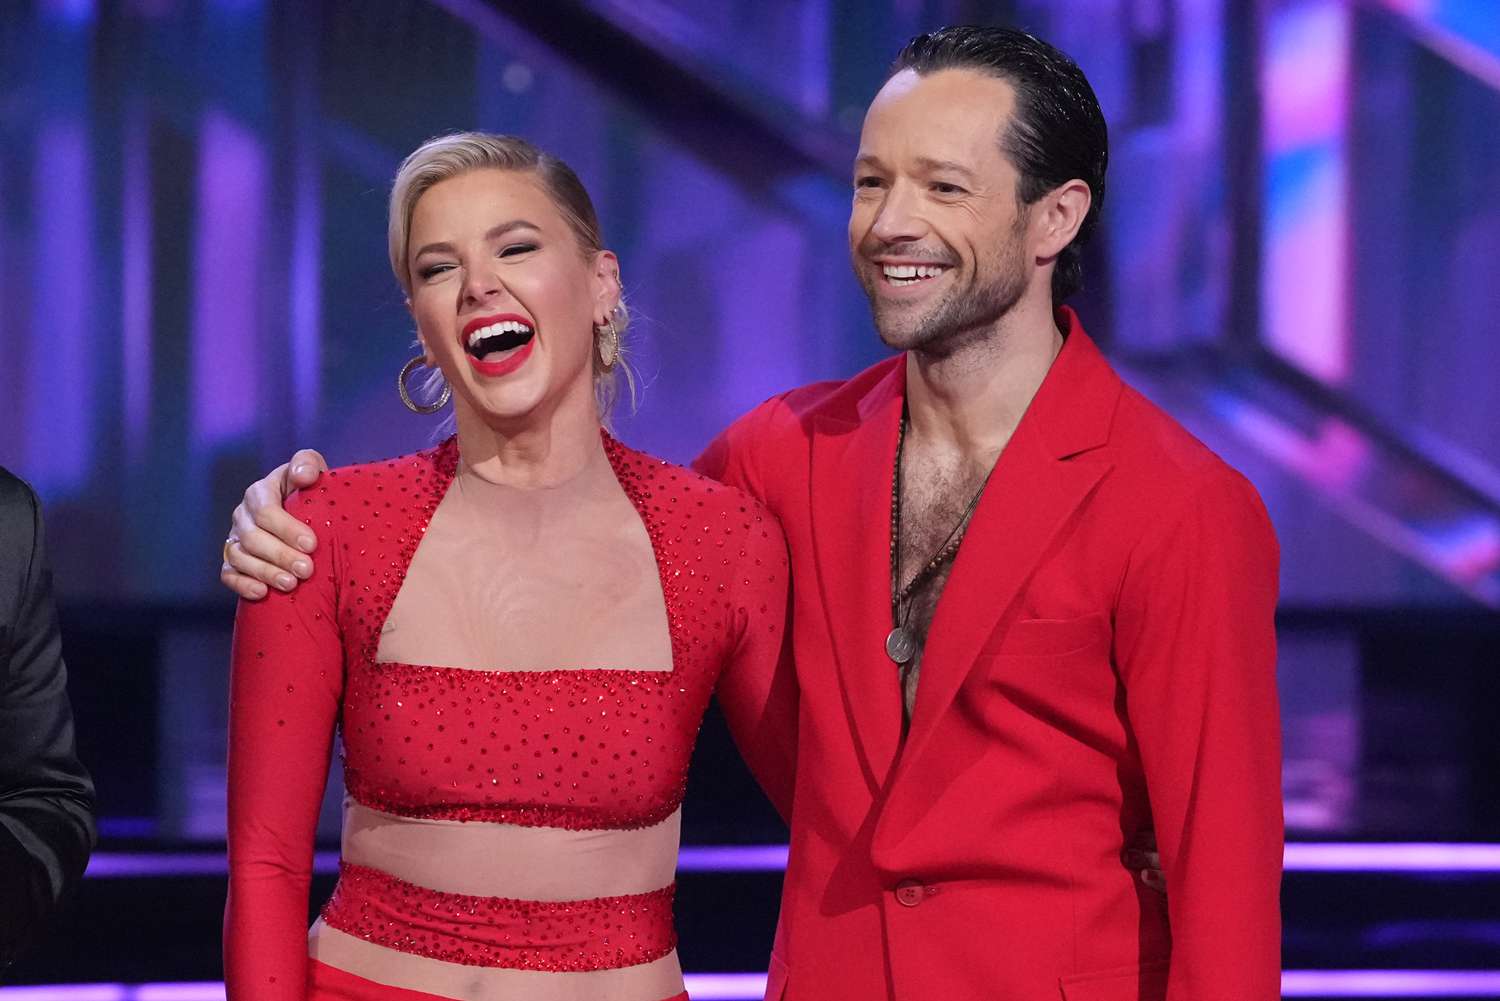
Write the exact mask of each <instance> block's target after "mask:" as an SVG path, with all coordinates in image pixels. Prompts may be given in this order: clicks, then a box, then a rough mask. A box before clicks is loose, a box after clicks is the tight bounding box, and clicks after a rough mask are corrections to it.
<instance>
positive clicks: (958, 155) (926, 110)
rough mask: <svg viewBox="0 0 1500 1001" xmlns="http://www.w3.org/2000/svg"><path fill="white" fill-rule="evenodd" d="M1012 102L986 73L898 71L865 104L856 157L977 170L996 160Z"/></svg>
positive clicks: (1007, 90)
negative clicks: (965, 165) (946, 163)
mask: <svg viewBox="0 0 1500 1001" xmlns="http://www.w3.org/2000/svg"><path fill="white" fill-rule="evenodd" d="M1014 102H1015V94H1014V91H1013V90H1012V88H1011V85H1010V83H1009V82H1007V81H1005V80H1002V79H1000V78H998V77H995V76H991V75H989V74H985V73H980V72H977V71H974V70H967V69H948V70H939V71H937V72H935V73H929V74H927V75H925V76H919V75H918V74H917V73H916V72H915V71H913V70H903V71H902V72H900V73H897V74H896V75H895V76H893V77H891V79H890V80H889V81H887V83H886V85H885V86H884V87H882V88H881V89H880V93H878V94H877V95H875V100H874V101H872V102H871V103H870V108H869V110H868V111H867V112H866V114H865V122H864V128H863V129H862V130H861V132H860V149H859V156H860V158H861V159H865V158H867V157H875V158H879V159H881V160H893V159H901V160H911V161H913V164H914V165H916V166H923V165H924V164H922V163H918V162H917V161H952V162H956V163H968V164H970V165H972V166H975V167H980V166H983V165H985V162H986V161H989V160H990V159H991V158H993V157H998V156H1000V152H999V139H1000V135H1001V133H1002V131H1003V130H1004V128H1005V125H1006V123H1007V122H1008V121H1009V118H1010V112H1011V108H1012V106H1013V105H1014ZM891 165H892V166H893V165H894V164H891Z"/></svg>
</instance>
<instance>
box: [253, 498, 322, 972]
mask: <svg viewBox="0 0 1500 1001" xmlns="http://www.w3.org/2000/svg"><path fill="white" fill-rule="evenodd" d="M317 489H318V488H316V487H315V488H313V490H314V491H317ZM316 498H317V494H316V493H314V494H313V495H312V497H311V499H310V498H309V496H308V494H307V493H305V492H304V493H303V494H299V495H297V496H296V497H294V498H293V499H292V501H291V502H290V503H288V505H287V510H288V511H291V512H292V513H293V514H295V515H296V516H297V517H299V518H301V519H302V520H304V521H305V522H307V523H308V524H309V525H310V526H312V527H314V528H315V529H316V530H317V532H318V535H319V538H327V539H328V543H329V545H328V546H327V552H328V556H327V557H325V558H324V559H323V560H322V561H320V562H319V564H318V570H319V572H318V575H317V576H315V577H314V578H313V579H311V580H308V581H305V582H304V583H303V584H302V585H301V586H299V587H298V588H297V590H296V591H295V592H294V593H292V594H283V593H281V592H277V591H272V592H271V593H270V594H268V595H267V596H266V597H265V598H263V599H262V600H260V601H257V602H244V601H242V602H240V605H239V611H238V613H237V614H236V616H235V625H234V645H233V653H232V663H231V667H230V696H229V896H228V900H227V903H226V904H225V909H224V980H225V988H226V993H227V996H228V999H229V1001H302V999H304V998H305V997H306V990H307V987H306V984H307V968H308V960H307V926H308V907H309V901H308V893H309V886H310V884H311V881H312V861H313V847H314V839H315V837H316V833H317V823H318V810H319V806H320V805H321V803H322V800H323V790H324V787H325V786H326V784H327V781H328V762H329V756H330V753H331V751H332V747H333V737H334V729H335V727H336V725H337V721H338V714H339V706H340V701H341V698H342V691H343V672H344V650H343V640H342V636H341V633H340V629H339V622H338V614H337V602H338V585H337V581H338V579H339V574H340V572H341V560H340V559H339V557H338V552H339V546H338V540H337V539H336V538H332V537H331V536H332V535H333V533H332V532H331V531H330V528H331V525H330V524H329V523H328V521H327V519H326V518H325V517H323V516H322V513H321V511H320V507H321V505H320V503H319V501H318V500H317V499H316Z"/></svg>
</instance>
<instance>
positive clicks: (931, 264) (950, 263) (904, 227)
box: [849, 69, 1035, 355]
mask: <svg viewBox="0 0 1500 1001" xmlns="http://www.w3.org/2000/svg"><path fill="white" fill-rule="evenodd" d="M1014 107H1015V91H1014V89H1013V88H1012V87H1011V85H1010V83H1008V82H1007V81H1005V80H1002V79H999V78H997V77H994V76H990V75H987V74H983V73H978V72H975V71H972V70H966V69H947V70H940V71H938V72H935V73H931V74H928V75H926V76H921V75H919V74H917V73H916V72H915V71H914V70H909V69H908V70H903V71H901V72H900V73H897V74H896V75H895V76H893V77H891V79H890V80H889V81H887V83H886V85H885V86H884V87H882V88H881V90H880V93H879V94H877V95H876V96H875V100H874V101H873V102H871V104H870V109H869V111H868V112H867V113H866V114H865V122H864V129H863V130H862V131H861V133H860V143H859V156H858V158H857V159H856V160H855V165H854V204H853V208H852V210H851V211H850V214H849V251H850V257H851V260H852V263H853V265H854V272H855V275H856V276H857V277H858V278H859V282H860V284H861V285H862V286H864V289H865V294H866V295H867V296H869V299H870V309H871V311H872V313H873V314H874V318H875V327H876V329H877V330H878V331H879V333H880V339H881V340H882V341H884V342H885V343H886V344H887V345H889V346H890V347H892V348H896V349H898V350H911V349H922V350H924V351H928V352H930V353H933V354H937V355H942V354H946V353H949V352H950V351H951V350H953V349H954V348H956V347H958V346H959V345H960V344H962V343H965V342H967V341H968V340H969V339H971V337H973V336H975V335H976V334H978V335H982V333H983V332H984V331H986V330H988V329H989V328H990V327H992V326H993V325H994V323H995V322H996V321H998V320H999V319H1000V317H1002V316H1004V315H1005V313H1006V312H1008V311H1009V310H1010V309H1011V307H1013V306H1014V305H1015V304H1016V302H1018V301H1019V300H1020V298H1021V296H1022V294H1023V293H1025V291H1026V288H1027V283H1028V281H1029V279H1030V277H1031V272H1032V271H1033V270H1034V263H1035V262H1034V261H1032V260H1030V259H1029V255H1028V253H1027V247H1026V229H1027V220H1028V215H1029V213H1027V212H1026V211H1025V210H1024V208H1023V207H1022V206H1021V203H1020V200H1019V198H1018V197H1017V185H1018V183H1019V181H1020V175H1019V173H1018V172H1017V171H1016V169H1015V167H1014V166H1012V165H1011V163H1010V161H1009V160H1008V159H1007V158H1006V156H1005V154H1004V152H1003V151H1002V149H1001V144H1000V141H1001V137H1002V135H1003V134H1004V130H1005V128H1006V127H1007V125H1008V123H1009V121H1010V116H1011V113H1012V110H1013V109H1014Z"/></svg>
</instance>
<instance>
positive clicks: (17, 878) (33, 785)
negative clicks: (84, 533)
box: [0, 468, 95, 966]
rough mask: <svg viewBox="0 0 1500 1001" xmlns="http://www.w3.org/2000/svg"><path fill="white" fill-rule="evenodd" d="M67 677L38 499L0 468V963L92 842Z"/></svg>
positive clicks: (32, 931)
mask: <svg viewBox="0 0 1500 1001" xmlns="http://www.w3.org/2000/svg"><path fill="white" fill-rule="evenodd" d="M66 683H67V672H66V670H65V669H64V667H63V659H62V642H61V639H60V638H59V636H58V630H57V610H56V608H55V607H54V606H53V603H52V574H51V571H50V570H48V568H47V563H46V559H45V556H44V553H43V549H42V510H41V505H40V504H39V503H38V501H37V496H36V494H35V493H34V492H33V491H32V489H31V488H30V487H29V486H27V485H26V484H25V483H24V482H22V481H21V480H19V479H17V478H16V477H15V476H13V475H11V473H10V472H8V471H7V470H5V469H4V468H0V966H3V965H5V964H8V963H9V962H10V961H12V960H14V959H15V957H16V956H17V955H19V954H20V952H21V950H22V949H24V948H25V947H26V946H28V945H30V944H31V943H32V942H34V941H35V940H36V938H37V936H38V934H39V933H40V931H41V930H42V929H43V928H44V927H45V926H46V924H47V922H48V920H49V919H50V918H51V917H52V916H53V915H54V914H55V913H56V911H57V910H58V908H59V907H60V905H61V904H62V902H63V900H64V899H66V897H67V896H68V894H69V892H70V891H71V890H72V889H73V888H74V887H76V886H77V884H78V882H79V880H80V879H82V877H83V870H84V866H85V865H87V863H88V859H89V851H90V850H91V849H92V848H93V846H94V839H95V831H94V783H93V781H92V780H91V779H90V778H89V774H88V772H87V771H85V770H84V767H83V765H82V764H80V763H79V761H78V756H77V753H76V752H75V750H74V747H73V712H72V709H71V707H70V706H69V704H68V693H67V688H66Z"/></svg>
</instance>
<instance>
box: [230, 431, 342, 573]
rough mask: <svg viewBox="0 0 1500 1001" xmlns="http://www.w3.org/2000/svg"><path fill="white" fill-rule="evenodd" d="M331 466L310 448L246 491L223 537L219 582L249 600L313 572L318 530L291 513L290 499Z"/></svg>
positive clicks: (272, 471)
mask: <svg viewBox="0 0 1500 1001" xmlns="http://www.w3.org/2000/svg"><path fill="white" fill-rule="evenodd" d="M327 469H328V463H327V462H325V461H324V459H323V456H322V455H320V454H318V453H317V452H315V451H313V450H312V449H310V448H305V449H302V450H301V451H300V452H298V453H297V454H295V455H293V456H292V461H291V462H288V463H286V464H284V465H281V466H277V467H276V468H275V469H273V470H271V472H270V474H269V475H268V476H266V477H265V478H264V479H260V480H256V481H255V482H254V483H252V484H250V486H249V488H248V489H246V491H245V498H244V500H242V501H240V503H239V505H238V506H237V507H236V508H235V509H234V517H233V518H232V519H231V521H230V528H229V536H228V538H227V539H225V541H224V563H223V565H222V566H220V567H219V581H220V582H221V583H222V584H223V585H224V586H225V587H227V588H229V589H230V590H231V591H233V592H234V593H235V594H238V595H239V596H240V597H241V598H244V599H245V600H247V601H257V600H259V599H261V598H264V597H265V596H266V588H268V587H274V588H276V589H277V590H278V591H291V590H293V589H295V588H296V586H297V583H298V582H299V581H301V580H307V579H308V578H309V577H311V576H312V574H313V563H312V556H311V553H312V552H313V550H315V549H316V548H317V547H318V538H317V536H316V535H314V534H313V530H312V529H310V528H308V527H307V526H306V525H304V524H303V523H302V522H300V521H298V520H297V519H296V518H294V517H292V516H291V515H290V514H288V513H287V512H286V508H285V504H286V499H287V498H288V497H290V496H291V495H292V494H293V493H295V492H296V491H298V490H301V489H303V488H305V487H310V486H312V485H313V484H314V483H316V482H318V477H320V476H322V475H323V473H324V472H326V471H327Z"/></svg>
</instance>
